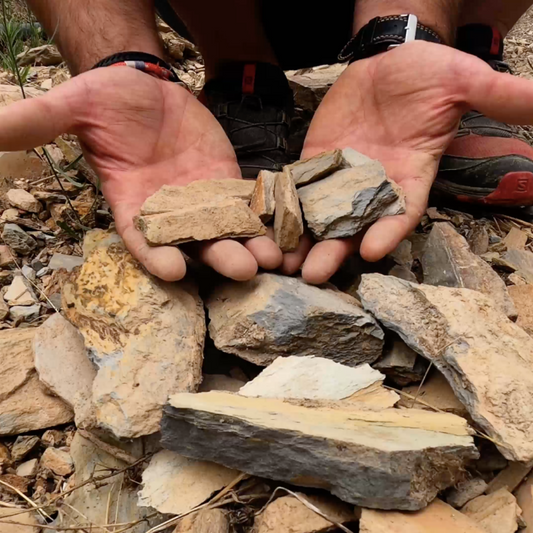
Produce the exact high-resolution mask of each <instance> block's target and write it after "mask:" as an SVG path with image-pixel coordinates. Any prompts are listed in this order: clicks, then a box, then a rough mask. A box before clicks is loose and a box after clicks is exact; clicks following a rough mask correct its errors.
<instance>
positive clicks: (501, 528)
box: [461, 489, 522, 533]
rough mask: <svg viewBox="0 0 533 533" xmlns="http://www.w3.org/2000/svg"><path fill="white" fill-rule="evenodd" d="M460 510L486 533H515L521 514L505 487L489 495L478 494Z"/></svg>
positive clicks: (513, 498) (514, 499)
mask: <svg viewBox="0 0 533 533" xmlns="http://www.w3.org/2000/svg"><path fill="white" fill-rule="evenodd" d="M461 512H462V513H464V514H465V515H466V516H468V517H469V518H471V519H472V520H473V521H474V522H476V523H477V524H478V525H479V527H480V528H481V529H483V531H485V532H486V533H515V532H516V530H517V529H518V525H519V523H520V522H521V515H522V510H521V509H520V507H518V504H517V503H516V498H515V497H514V496H513V495H512V494H511V493H510V492H509V491H508V490H507V489H500V490H499V491H497V492H494V493H493V494H491V495H489V496H479V497H478V498H476V499H475V500H472V501H471V502H468V503H467V504H466V505H465V506H464V507H463V508H462V509H461Z"/></svg>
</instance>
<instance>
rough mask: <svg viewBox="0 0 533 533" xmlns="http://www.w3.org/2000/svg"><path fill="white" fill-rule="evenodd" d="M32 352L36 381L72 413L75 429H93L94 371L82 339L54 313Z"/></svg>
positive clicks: (36, 336) (42, 328) (38, 334)
mask: <svg viewBox="0 0 533 533" xmlns="http://www.w3.org/2000/svg"><path fill="white" fill-rule="evenodd" d="M33 352H34V356H35V368H36V369H37V373H38V374H39V379H40V380H41V381H42V382H43V383H44V384H45V385H46V386H47V387H48V388H49V389H50V390H52V391H53V392H54V393H55V394H57V396H59V397H60V398H61V399H62V400H64V401H65V402H66V403H67V404H68V405H70V406H71V407H72V408H73V409H74V412H75V414H76V424H77V426H78V427H85V426H92V425H93V424H94V422H95V421H94V407H93V404H92V387H93V382H94V379H95V377H96V368H95V366H94V365H93V363H92V362H91V361H90V360H89V357H88V356H87V349H86V348H85V342H84V340H83V335H82V334H81V333H80V332H79V331H78V330H77V329H76V328H75V327H74V326H73V325H72V324H71V323H70V322H69V321H68V320H65V319H64V318H63V317H62V316H61V315H60V314H59V313H56V314H55V315H53V316H51V317H50V318H49V319H48V320H47V321H46V322H45V323H44V324H43V325H42V326H41V327H40V328H38V330H37V332H36V334H35V338H34V340H33ZM58 354H61V357H58Z"/></svg>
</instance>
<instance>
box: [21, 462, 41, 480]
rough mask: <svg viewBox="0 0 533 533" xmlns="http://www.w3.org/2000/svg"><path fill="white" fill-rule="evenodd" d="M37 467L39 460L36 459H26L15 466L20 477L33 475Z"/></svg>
mask: <svg viewBox="0 0 533 533" xmlns="http://www.w3.org/2000/svg"><path fill="white" fill-rule="evenodd" d="M38 469H39V460H38V459H30V460H29V461H26V462H25V463H22V464H21V465H19V467H18V468H17V476H20V477H35V474H37V470H38Z"/></svg>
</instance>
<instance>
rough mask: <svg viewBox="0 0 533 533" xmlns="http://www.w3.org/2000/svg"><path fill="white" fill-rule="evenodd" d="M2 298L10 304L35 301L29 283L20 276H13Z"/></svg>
mask: <svg viewBox="0 0 533 533" xmlns="http://www.w3.org/2000/svg"><path fill="white" fill-rule="evenodd" d="M4 300H5V301H6V302H7V303H8V305H10V306H12V307H13V306H15V305H33V304H35V303H37V298H36V296H35V293H34V292H33V289H32V288H31V285H30V284H29V283H28V282H27V281H26V280H25V279H24V278H23V277H22V276H15V277H14V279H13V283H11V285H10V286H9V289H8V290H7V292H6V293H5V294H4Z"/></svg>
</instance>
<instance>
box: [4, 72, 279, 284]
mask: <svg viewBox="0 0 533 533" xmlns="http://www.w3.org/2000/svg"><path fill="white" fill-rule="evenodd" d="M63 133H71V134H75V135H77V136H78V138H79V140H80V142H81V144H82V147H83V151H84V154H85V157H86V159H87V161H88V163H89V164H90V165H91V166H92V168H93V169H94V170H95V172H96V173H97V175H98V176H99V178H100V180H101V182H102V192H103V194H104V196H105V198H106V200H107V201H108V203H109V205H110V206H111V209H112V210H113V214H114V217H115V223H116V227H117V231H118V233H119V234H120V235H121V236H122V238H123V240H124V243H125V244H126V246H127V247H128V249H129V251H130V252H131V254H132V255H133V256H134V257H135V258H136V259H137V260H139V261H140V262H141V263H142V264H143V265H144V266H145V267H146V268H147V269H148V271H150V272H151V273H152V274H154V275H155V276H158V277H160V278H162V279H164V280H167V281H175V280H179V279H181V278H183V276H184V275H185V272H186V265H185V260H184V258H183V256H182V255H181V253H180V251H179V250H178V248H175V247H170V246H163V247H150V246H148V244H147V243H146V241H145V239H144V237H143V236H142V234H141V233H140V232H139V231H138V230H137V229H136V228H135V226H134V224H133V217H134V216H135V215H137V214H139V211H140V208H141V205H142V204H143V202H144V201H145V200H146V198H148V197H149V196H150V195H152V194H154V193H155V192H156V191H158V190H159V189H160V188H161V187H162V186H163V185H187V184H188V183H190V182H192V181H195V180H199V179H223V178H234V179H240V178H242V176H241V172H240V169H239V166H238V164H237V159H236V156H235V152H234V150H233V148H232V146H231V143H230V142H229V140H228V138H227V137H226V135H225V133H224V131H223V129H222V127H221V126H220V125H219V123H218V122H217V120H216V119H215V118H214V117H213V115H211V113H210V112H209V111H208V110H207V109H206V108H205V107H204V106H203V105H202V104H200V102H198V100H197V99H196V98H194V96H192V95H191V94H190V93H189V92H187V91H186V90H185V89H183V88H182V87H180V86H178V85H175V84H173V83H170V82H167V81H161V80H158V79H156V78H153V77H152V76H149V75H147V74H145V73H143V72H139V71H136V70H134V69H132V68H129V67H111V68H100V69H97V70H94V71H90V72H86V73H85V74H82V75H80V76H77V77H75V78H73V79H71V80H69V81H68V82H66V83H64V84H62V85H60V86H59V87H56V88H55V89H53V90H51V91H50V92H49V93H47V94H46V95H45V96H42V97H38V98H33V99H29V100H25V101H21V102H16V103H14V104H11V105H9V106H7V107H5V108H3V109H1V110H0V151H13V150H29V149H32V148H35V147H37V146H40V145H42V144H46V143H48V142H50V141H51V140H53V139H55V138H56V137H57V136H58V135H61V134H63ZM191 250H193V251H194V252H192V253H194V255H196V256H197V257H198V258H199V259H200V260H202V261H203V262H204V263H206V264H208V265H210V266H211V267H213V268H214V269H215V270H217V271H218V272H220V273H221V274H223V275H225V276H227V277H229V278H233V279H236V280H247V279H251V278H253V277H254V275H255V274H256V272H257V269H258V266H260V267H262V268H265V269H274V268H277V267H278V266H279V265H280V264H281V262H282V254H281V251H280V249H279V248H278V246H277V245H276V244H275V243H274V242H273V241H272V240H271V239H269V238H268V237H266V236H265V237H256V238H255V239H249V240H245V241H243V243H242V244H241V243H240V242H237V241H232V240H220V241H211V242H206V243H200V244H198V245H197V246H196V245H195V246H191V247H190V249H188V250H187V252H189V251H191Z"/></svg>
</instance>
